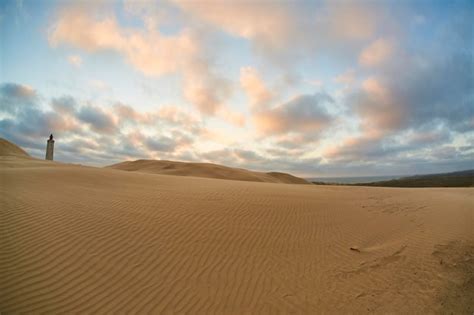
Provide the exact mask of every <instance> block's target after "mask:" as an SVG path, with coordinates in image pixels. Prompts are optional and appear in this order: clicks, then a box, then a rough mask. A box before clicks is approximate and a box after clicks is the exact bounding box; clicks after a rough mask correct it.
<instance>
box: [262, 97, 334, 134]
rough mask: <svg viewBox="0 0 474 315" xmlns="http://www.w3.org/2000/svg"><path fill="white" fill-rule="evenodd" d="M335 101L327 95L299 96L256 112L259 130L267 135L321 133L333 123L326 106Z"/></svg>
mask: <svg viewBox="0 0 474 315" xmlns="http://www.w3.org/2000/svg"><path fill="white" fill-rule="evenodd" d="M333 103H334V99H333V98H332V97H331V96H329V95H328V94H326V93H316V94H313V95H299V96H297V97H294V98H293V99H291V100H290V101H288V102H286V103H283V104H281V105H279V106H277V107H274V108H266V109H260V110H258V111H256V112H254V115H253V120H254V124H255V127H256V128H257V130H258V131H259V132H260V133H262V134H265V135H276V134H282V133H288V132H311V133H314V132H321V131H322V130H323V129H324V128H326V127H328V126H329V124H330V123H331V122H332V121H333V119H334V118H333V117H332V115H331V114H330V113H329V111H328V110H327V108H326V106H330V105H331V104H333Z"/></svg>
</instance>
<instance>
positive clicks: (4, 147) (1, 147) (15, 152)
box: [0, 138, 29, 157]
mask: <svg viewBox="0 0 474 315" xmlns="http://www.w3.org/2000/svg"><path fill="white" fill-rule="evenodd" d="M0 156H20V157H29V154H28V153H26V152H25V150H23V149H22V148H20V147H19V146H17V145H16V144H14V143H11V142H10V141H8V140H6V139H3V138H0Z"/></svg>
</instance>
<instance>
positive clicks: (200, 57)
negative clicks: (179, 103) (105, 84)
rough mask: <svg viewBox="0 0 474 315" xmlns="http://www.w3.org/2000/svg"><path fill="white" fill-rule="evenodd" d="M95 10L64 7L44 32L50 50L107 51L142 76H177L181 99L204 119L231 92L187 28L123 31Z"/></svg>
mask: <svg viewBox="0 0 474 315" xmlns="http://www.w3.org/2000/svg"><path fill="white" fill-rule="evenodd" d="M95 9H96V8H92V9H88V8H85V7H79V6H75V7H69V8H66V9H64V10H62V11H60V12H59V15H58V18H57V20H56V21H55V23H54V24H53V26H52V27H51V29H50V33H49V41H50V43H51V45H52V46H57V45H59V44H62V43H64V44H69V45H72V46H75V47H78V48H81V49H84V50H86V51H89V52H95V51H101V50H113V51H116V52H118V53H120V54H121V55H123V56H124V57H125V58H126V60H128V62H129V63H130V64H131V65H132V66H133V67H134V68H135V69H137V70H138V71H140V72H142V73H143V74H145V75H148V76H161V75H164V74H167V73H179V74H181V75H182V77H183V81H184V84H183V87H182V89H183V95H184V97H185V98H186V99H187V100H188V101H189V102H190V103H191V104H192V105H194V106H195V107H196V108H197V109H199V110H200V111H201V112H202V113H203V114H205V115H214V114H215V113H216V112H217V110H218V109H219V108H220V107H222V106H224V105H223V102H224V100H225V99H226V97H228V95H229V94H230V92H231V89H230V85H229V84H228V82H227V80H225V79H224V78H222V77H220V76H219V75H218V74H217V73H215V72H214V71H213V70H212V66H211V64H210V62H209V61H208V60H207V58H206V56H205V54H204V51H203V47H201V40H200V38H199V36H198V35H197V34H196V33H194V32H192V31H190V30H189V29H182V30H181V31H180V32H178V33H177V34H174V35H163V34H162V33H160V32H159V31H157V30H155V29H153V28H151V27H150V28H148V29H146V30H137V29H132V28H123V27H121V26H120V25H119V24H118V23H117V20H116V18H115V17H114V16H113V15H110V14H109V15H107V14H101V13H102V12H100V11H99V12H96V11H94V10H95Z"/></svg>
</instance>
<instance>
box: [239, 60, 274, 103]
mask: <svg viewBox="0 0 474 315" xmlns="http://www.w3.org/2000/svg"><path fill="white" fill-rule="evenodd" d="M240 85H241V86H242V88H243V89H244V91H245V93H246V94H247V97H248V98H249V100H250V102H251V103H252V106H255V107H257V106H258V105H265V104H268V102H269V101H270V100H271V99H272V97H273V95H272V92H271V91H270V90H269V89H268V88H267V86H266V85H265V83H264V82H263V80H262V79H261V78H260V75H259V73H258V72H257V70H256V69H254V68H252V67H243V68H241V69H240Z"/></svg>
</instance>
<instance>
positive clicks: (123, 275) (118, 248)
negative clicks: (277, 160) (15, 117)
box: [0, 156, 474, 314]
mask: <svg viewBox="0 0 474 315" xmlns="http://www.w3.org/2000/svg"><path fill="white" fill-rule="evenodd" d="M0 163H1V164H0V171H1V174H0V175H1V176H0V178H1V182H0V184H1V189H0V194H1V195H0V196H1V197H0V201H1V211H0V234H1V237H0V253H1V255H0V292H1V294H0V310H2V312H6V313H10V312H11V313H17V312H25V313H40V312H44V313H72V312H74V313H127V312H133V313H154V314H158V313H161V314H164V313H167V314H169V313H181V314H182V313H193V314H196V313H218V314H246V313H264V314H265V313H266V314H275V313H308V314H309V313H313V314H314V313H433V312H435V313H440V312H448V311H449V312H454V313H459V314H462V313H465V314H471V313H472V312H473V310H474V309H473V306H474V304H473V303H472V301H474V295H473V294H474V282H473V281H474V280H473V279H474V278H473V274H474V270H473V269H474V267H473V266H474V230H473V229H472V227H473V224H474V217H473V200H474V199H473V197H474V190H473V189H469V188H465V189H462V188H456V189H446V188H441V189H438V188H436V189H397V188H368V187H338V186H317V185H292V184H275V183H261V182H248V181H233V180H221V179H212V178H196V177H186V176H170V175H156V174H146V173H138V172H124V171H119V170H113V169H104V168H93V167H85V166H77V165H68V164H60V163H56V162H47V161H40V160H35V159H31V158H28V157H22V156H3V157H2V158H1V161H0Z"/></svg>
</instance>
